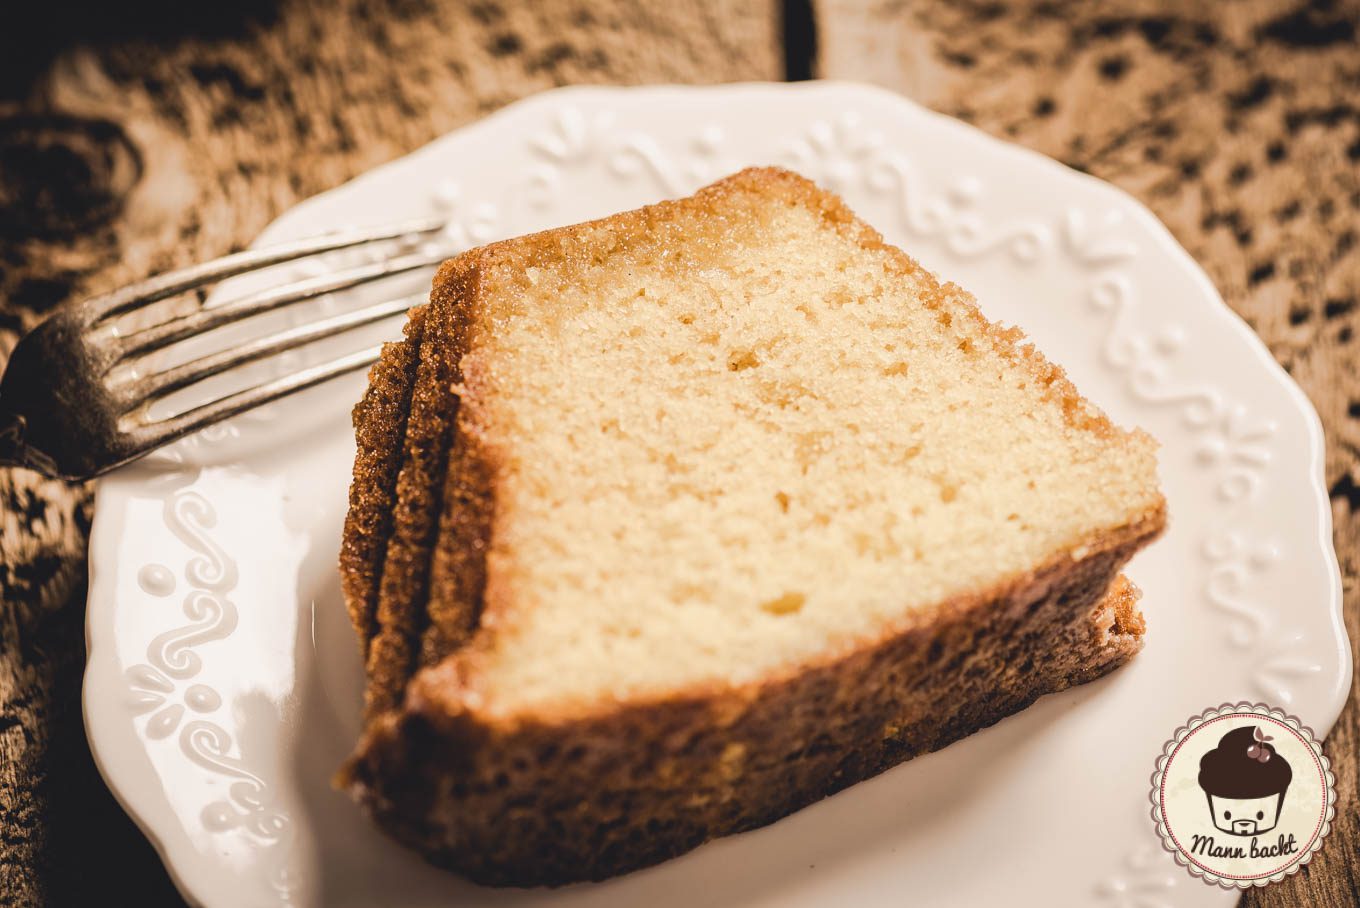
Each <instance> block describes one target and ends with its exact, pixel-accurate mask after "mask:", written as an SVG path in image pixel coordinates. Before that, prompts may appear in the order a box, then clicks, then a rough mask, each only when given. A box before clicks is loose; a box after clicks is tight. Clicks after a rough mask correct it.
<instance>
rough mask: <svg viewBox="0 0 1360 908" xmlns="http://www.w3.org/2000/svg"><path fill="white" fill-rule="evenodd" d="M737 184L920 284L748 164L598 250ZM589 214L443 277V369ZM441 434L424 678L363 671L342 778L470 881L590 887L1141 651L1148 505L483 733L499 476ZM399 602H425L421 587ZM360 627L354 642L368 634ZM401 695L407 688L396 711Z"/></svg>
mask: <svg viewBox="0 0 1360 908" xmlns="http://www.w3.org/2000/svg"><path fill="white" fill-rule="evenodd" d="M732 193H753V194H757V195H761V196H766V197H768V196H771V195H772V196H774V197H776V198H782V199H786V200H788V202H789V203H790V204H798V205H804V206H807V207H808V208H810V209H811V210H814V211H817V212H819V213H820V214H821V216H822V218H823V219H824V221H825V222H826V223H827V224H829V225H831V226H832V227H834V229H837V230H840V231H843V232H844V233H845V234H846V235H848V236H850V237H851V238H853V239H854V240H855V241H856V242H858V243H860V244H861V245H863V246H865V247H867V248H873V249H877V250H882V251H884V252H886V258H887V260H888V266H889V267H890V268H895V269H900V270H901V271H902V272H903V273H909V274H913V275H921V274H922V272H921V269H920V266H919V265H917V264H916V263H915V262H914V261H913V260H911V259H910V258H909V257H908V256H906V255H905V254H904V253H902V252H900V251H899V250H896V249H893V248H892V247H889V246H886V245H885V244H884V243H883V241H882V238H881V237H880V236H879V235H878V234H877V233H876V232H874V231H873V230H872V229H871V228H869V227H867V226H866V225H864V224H863V223H862V222H860V221H858V220H857V219H856V218H854V216H853V215H852V214H851V213H850V211H849V210H848V209H847V208H846V207H845V206H844V204H843V203H841V202H840V200H838V199H836V198H835V197H834V196H831V195H830V194H828V193H824V192H822V191H820V190H818V189H817V188H816V187H815V186H813V185H812V184H811V183H809V182H807V181H806V180H803V179H802V178H800V177H797V176H795V175H793V174H789V173H787V172H785V171H779V170H772V169H765V170H749V171H744V172H742V173H741V174H738V175H736V176H734V177H730V178H728V179H727V180H724V181H722V182H720V183H717V184H715V185H713V186H711V187H708V188H707V189H704V190H701V191H700V193H699V194H698V195H696V196H694V197H691V198H690V199H685V200H681V201H679V202H668V203H662V204H661V205H658V206H653V207H651V208H648V209H641V210H639V211H636V212H628V213H625V214H622V215H616V216H614V217H613V218H610V219H608V221H607V225H608V230H609V232H611V233H612V234H613V236H615V237H618V236H625V237H626V236H628V235H630V234H639V233H642V232H644V231H646V230H647V229H648V227H649V224H653V223H655V222H656V221H657V220H659V219H663V218H664V217H666V215H667V213H668V210H669V209H670V208H671V206H713V207H720V206H722V205H723V204H725V202H726V201H727V196H728V195H729V194H732ZM605 223H606V222H593V223H591V224H584V225H578V226H575V227H569V228H563V229H561V230H556V231H548V232H545V233H541V234H536V235H534V236H530V237H523V238H520V239H517V240H511V241H507V242H504V243H497V244H493V245H491V246H488V247H484V248H482V249H479V250H473V251H471V252H469V253H466V254H464V255H463V256H460V257H459V258H458V259H455V260H454V261H452V262H449V263H446V264H445V266H444V267H443V268H442V269H441V271H440V273H439V275H438V276H437V277H436V279H435V293H434V296H433V297H432V305H431V310H432V314H431V315H430V316H428V318H431V319H433V320H434V321H435V322H440V321H442V322H443V323H445V324H454V323H457V324H458V325H459V326H461V327H460V328H459V329H458V330H449V331H447V332H446V333H445V334H444V335H443V336H442V337H441V340H440V347H439V348H437V349H439V350H440V351H441V352H442V353H443V356H444V357H447V359H446V363H448V364H455V366H456V363H457V362H458V361H459V360H460V359H461V357H462V356H463V354H464V353H465V352H466V351H467V350H468V349H469V346H470V345H471V344H472V343H474V339H475V332H476V330H477V311H476V310H477V307H478V297H479V293H481V292H485V291H486V290H487V289H488V288H487V286H486V282H487V281H488V280H490V279H491V277H490V275H492V274H493V273H494V271H495V270H496V269H497V268H504V267H510V268H515V267H524V266H527V265H528V264H530V263H532V262H541V261H551V260H552V258H553V257H554V256H555V255H561V254H562V253H561V250H563V249H564V248H570V247H573V246H576V247H579V246H580V245H581V244H586V243H589V242H591V241H592V238H593V237H594V236H595V235H596V234H597V233H598V232H599V231H600V228H601V227H602V226H603V225H604V224H605ZM932 285H933V284H932ZM922 302H923V304H924V305H926V306H928V307H930V308H932V309H936V310H937V311H939V312H940V313H941V318H954V317H963V318H969V319H975V320H976V324H977V326H978V327H979V328H980V329H981V330H983V331H986V332H988V333H989V334H990V335H991V336H992V337H993V338H994V339H995V340H996V341H997V343H998V345H999V347H1000V348H1001V349H1003V350H1005V351H1009V352H1010V353H1011V354H1012V355H1014V356H1015V357H1017V358H1018V359H1020V360H1021V361H1023V362H1024V363H1025V364H1026V366H1027V368H1029V369H1030V370H1031V371H1032V373H1033V374H1034V375H1035V377H1036V378H1037V379H1039V381H1040V382H1041V383H1042V384H1043V385H1044V386H1045V387H1046V388H1047V391H1046V393H1047V394H1049V395H1052V396H1053V397H1054V399H1056V400H1057V401H1059V402H1060V404H1061V406H1062V407H1063V410H1064V413H1065V414H1066V416H1067V418H1068V419H1069V420H1070V421H1071V422H1072V423H1073V424H1076V425H1080V426H1082V427H1084V428H1088V429H1090V430H1093V431H1096V432H1099V433H1102V434H1104V433H1116V432H1118V431H1119V430H1118V429H1116V428H1115V427H1113V426H1112V425H1111V424H1110V423H1109V422H1108V420H1107V419H1106V418H1105V417H1104V415H1103V414H1100V413H1099V412H1098V411H1096V410H1094V408H1091V407H1090V406H1089V405H1088V404H1086V402H1085V401H1083V400H1082V399H1081V398H1080V396H1079V395H1078V394H1077V392H1076V390H1075V389H1074V388H1073V387H1072V386H1071V384H1070V383H1069V382H1068V381H1067V380H1066V378H1065V376H1064V375H1063V373H1062V370H1061V369H1059V368H1058V367H1056V366H1054V365H1052V364H1050V363H1048V362H1047V361H1046V360H1045V359H1044V358H1043V357H1042V356H1041V355H1039V354H1038V353H1037V352H1035V351H1033V349H1032V348H1030V347H1028V346H1024V347H1022V346H1020V345H1019V339H1020V335H1019V332H1016V331H1004V330H1002V329H998V328H996V327H994V326H992V325H991V324H990V323H988V322H986V320H985V319H983V318H982V316H981V315H980V314H979V313H978V312H977V309H976V307H975V306H974V305H973V304H972V302H971V300H970V298H968V297H967V295H966V294H963V293H962V292H961V291H959V290H957V288H953V287H950V286H947V285H946V286H945V287H938V288H937V289H936V290H935V292H934V293H933V294H927V295H926V297H925V298H924V299H923V300H922ZM452 312H457V313H459V314H458V315H451V313H452ZM432 349H434V348H432ZM441 358H442V357H441ZM423 359H424V358H422V360H423ZM422 364H423V363H422ZM464 393H466V392H464ZM452 406H455V407H456V403H455V404H453V405H452ZM411 423H412V425H415V424H416V423H417V419H416V417H415V415H414V413H413V416H412V419H411ZM455 431H456V433H457V434H456V439H455V440H454V442H453V453H452V454H451V455H450V456H449V464H448V465H449V470H448V474H447V476H446V477H444V478H443V480H442V484H441V486H440V487H441V488H442V489H443V511H442V514H441V517H440V531H439V533H438V535H437V538H436V539H435V540H434V542H433V546H434V554H433V556H432V557H433V562H434V568H433V571H434V574H435V577H436V580H435V582H434V583H433V585H432V587H431V596H430V602H429V606H428V608H427V609H426V620H427V621H428V627H426V628H425V629H424V630H423V631H422V633H423V634H424V647H423V654H422V659H421V660H420V661H421V662H422V663H424V664H425V665H427V666H429V667H427V668H425V669H423V670H422V671H420V672H419V673H417V674H416V675H415V677H414V679H413V680H411V681H410V683H406V678H407V677H408V676H409V672H410V668H409V667H408V668H407V669H406V672H405V674H403V673H401V672H397V673H394V674H392V675H390V676H388V677H386V678H382V679H379V680H380V683H381V684H382V685H384V687H383V690H384V691H385V693H384V695H383V697H382V699H381V701H378V700H374V699H373V698H372V697H371V698H370V701H371V702H382V703H383V704H384V705H385V704H386V703H392V704H394V708H392V709H388V710H386V711H385V712H382V714H381V715H378V714H377V712H380V711H381V710H377V711H373V712H371V713H370V717H371V718H370V724H369V728H368V730H367V732H366V734H365V736H364V738H363V740H362V741H361V742H360V744H359V747H358V749H357V751H356V753H355V755H354V757H353V758H352V759H351V761H350V762H349V763H348V764H347V766H346V767H345V768H344V770H343V771H342V774H341V782H342V784H344V785H345V786H346V787H347V788H348V789H349V790H350V791H351V793H352V794H353V795H354V796H355V797H356V798H357V799H358V800H359V801H360V802H361V803H362V804H363V805H364V806H365V808H366V809H367V810H368V811H369V812H370V813H371V814H373V816H374V817H375V818H376V819H377V820H378V821H379V822H380V823H381V824H382V825H383V826H384V827H385V828H387V829H388V830H389V831H390V832H392V833H393V834H394V835H395V836H396V837H398V838H399V839H401V840H402V841H404V842H406V843H408V844H410V845H411V846H413V847H415V848H417V849H419V850H420V851H422V852H423V853H425V854H426V855H427V856H428V857H429V858H430V859H431V860H432V861H434V862H435V863H438V864H441V865H443V866H447V867H451V868H453V869H456V870H459V871H460V872H463V873H465V874H466V875H468V876H470V877H472V878H473V879H476V880H479V881H482V882H487V883H496V884H508V885H534V884H558V883H565V882H571V881H574V880H581V879H601V878H604V877H606V876H610V875H613V874H617V873H621V872H625V871H628V870H631V869H635V868H637V867H641V866H645V865H647V864H650V863H654V862H656V861H659V860H663V859H665V858H667V857H670V856H673V855H676V854H679V853H682V852H683V851H686V850H688V849H690V848H692V847H694V846H695V845H698V844H700V843H701V842H703V841H705V840H707V839H709V838H712V837H715V836H719V835H724V834H727V833H731V832H735V831H739V830H742V829H749V828H752V827H755V826H759V825H762V824H765V823H768V822H771V821H773V820H774V819H777V818H778V817H781V816H784V815H785V814H787V813H789V812H791V811H793V810H796V809H798V808H799V807H801V806H803V805H805V804H807V803H810V802H811V801H814V800H816V799H818V798H820V797H824V796H826V795H827V794H830V793H832V792H835V791H837V790H839V789H841V788H843V787H845V786H846V785H849V784H852V783H853V782H856V781H858V780H860V779H863V778H867V777H868V776H871V775H874V774H876V773H878V772H881V771H882V770H883V769H886V768H888V767H890V766H892V765H894V764H896V763H899V762H901V761H903V760H905V759H909V758H910V757H912V756H915V755H917V754H921V753H925V752H928V751H931V750H934V749H937V748H939V747H942V746H944V745H945V744H948V743H949V742H951V741H953V740H956V739H958V738H960V737H963V736H965V735H967V734H970V733H972V732H973V731H976V730H978V729H980V728H983V727H985V726H987V725H990V724H992V723H994V722H996V721H998V720H999V719H1001V718H1003V717H1004V716H1006V715H1009V714H1011V713H1013V712H1016V711H1017V710H1019V709H1022V708H1024V707H1025V706H1026V705H1028V704H1029V703H1031V702H1032V701H1033V700H1034V699H1036V698H1037V697H1039V696H1042V695H1043V694H1045V693H1049V692H1052V691H1055V690H1061V689H1063V688H1065V687H1067V686H1069V685H1071V684H1074V683H1080V682H1082V681H1087V680H1091V679H1092V678H1095V677H1098V676H1099V675H1102V674H1104V673H1105V672H1107V671H1110V670H1111V669H1113V668H1115V667H1117V666H1118V665H1120V664H1122V663H1123V662H1125V661H1126V660H1127V659H1128V658H1129V657H1131V656H1132V655H1133V653H1134V652H1136V651H1137V649H1138V648H1139V647H1140V646H1141V634H1142V621H1141V617H1140V616H1139V615H1138V614H1137V611H1136V607H1135V606H1134V601H1135V599H1136V593H1135V592H1134V591H1133V590H1132V588H1131V587H1130V586H1129V585H1127V584H1126V582H1124V581H1122V580H1120V581H1118V582H1117V583H1116V582H1115V578H1116V575H1117V572H1118V570H1119V567H1120V566H1121V565H1122V564H1123V563H1124V562H1125V561H1126V560H1127V559H1128V558H1129V557H1130V556H1131V555H1132V554H1133V553H1134V552H1135V551H1136V550H1137V549H1138V548H1140V547H1141V546H1142V545H1144V544H1146V543H1147V542H1148V541H1150V540H1151V539H1152V538H1153V537H1155V536H1156V535H1157V534H1158V533H1159V532H1160V531H1161V530H1162V528H1163V525H1164V522H1165V514H1164V506H1163V505H1161V504H1160V503H1159V504H1158V506H1156V507H1155V508H1153V509H1151V510H1150V511H1148V512H1147V513H1143V514H1140V515H1138V516H1137V517H1136V519H1133V520H1131V521H1130V523H1129V524H1128V525H1126V526H1124V527H1121V528H1118V529H1116V530H1113V531H1111V532H1109V533H1104V534H1099V535H1096V536H1093V537H1091V538H1088V539H1086V540H1083V542H1082V544H1081V545H1080V546H1077V547H1074V549H1073V550H1072V551H1071V552H1070V553H1069V554H1067V555H1063V556H1061V557H1059V558H1056V559H1055V560H1054V561H1053V562H1051V563H1049V564H1046V565H1043V566H1041V567H1039V568H1037V569H1036V570H1034V571H1033V572H1031V573H1029V574H1026V575H1024V576H1017V577H1012V578H1010V579H1008V580H1007V581H1005V582H1003V583H1000V584H998V585H996V586H994V587H993V588H991V589H986V590H977V591H974V592H972V593H971V594H968V595H965V596H959V597H956V598H955V599H952V600H950V601H948V602H944V603H941V604H939V606H938V607H937V608H934V609H932V610H930V611H929V612H928V613H921V614H918V615H914V616H910V617H906V618H904V619H903V620H902V622H901V623H900V624H899V625H897V626H895V627H892V628H887V629H884V631H883V632H882V633H881V634H880V635H879V636H877V637H876V638H875V639H870V640H862V641H860V642H859V643H858V644H857V645H856V646H854V647H853V648H851V649H849V650H848V651H844V652H840V653H836V654H830V655H828V656H827V657H826V658H824V659H823V660H821V661H819V662H810V663H808V664H805V665H802V666H798V667H796V668H792V669H789V670H788V671H787V672H785V673H784V674H783V675H782V676H780V677H770V678H766V679H763V680H762V681H761V682H760V683H758V684H751V685H745V686H740V687H723V688H716V687H715V688H708V687H705V688H695V689H686V690H675V691H672V692H670V693H669V694H668V695H667V696H665V697H661V698H654V699H651V700H649V701H647V702H635V703H630V704H627V705H624V706H617V705H613V706H609V705H597V706H594V707H591V706H590V705H587V707H586V708H585V709H584V710H582V709H576V708H573V710H572V711H571V712H570V714H566V713H562V714H544V715H532V716H524V715H521V716H517V717H515V718H514V719H513V720H502V721H491V720H489V719H486V718H485V717H483V716H480V715H478V714H477V712H476V711H475V710H474V709H472V708H470V707H468V706H467V704H466V702H465V700H464V698H463V694H464V692H465V690H466V685H465V680H466V679H467V678H468V677H469V676H470V675H472V674H474V673H475V672H476V664H477V661H478V654H479V653H483V652H487V651H489V650H491V649H492V648H494V646H495V633H494V631H491V630H490V629H488V628H480V629H477V628H476V622H477V620H478V617H479V616H480V615H481V614H482V613H483V611H484V610H487V611H490V610H494V609H496V608H497V604H496V603H494V602H491V603H484V602H483V601H482V598H483V591H484V588H485V579H486V565H485V554H486V552H487V550H488V548H489V545H490V542H491V538H490V532H491V517H492V515H493V513H494V510H495V507H496V495H497V489H496V484H495V476H496V465H495V463H494V462H493V461H492V460H491V459H490V458H489V457H488V456H487V454H486V452H485V450H484V449H483V448H482V447H481V445H480V444H479V441H478V438H477V435H476V433H475V431H470V430H469V428H468V427H467V426H466V425H465V420H463V419H462V418H461V417H460V418H459V419H458V420H457V422H456V428H455ZM408 446H409V445H408ZM403 469H404V468H403ZM428 481H430V482H431V485H428V486H426V487H425V488H426V493H427V494H428V495H432V494H433V492H432V491H431V490H432V489H434V488H435V485H434V483H433V480H428ZM373 501H374V502H380V501H381V498H380V497H378V496H375V497H374V498H373ZM372 519H373V518H371V517H370V518H369V521H370V522H371V521H372ZM397 525H398V526H399V523H398V524H397ZM346 544H347V545H348V544H349V543H348V539H347V542H346ZM389 557H390V556H389ZM1112 584H1113V585H1112ZM357 586H358V587H360V588H361V587H362V584H358V585H357ZM349 589H350V585H348V584H347V586H346V590H347V591H348V590H349ZM1107 592H1108V597H1107V595H1106V594H1107ZM415 604H416V605H417V606H423V605H425V602H424V596H423V591H422V596H421V598H420V600H419V601H418V602H416V603H415ZM356 626H357V627H358V628H359V632H360V634H361V635H362V634H363V633H364V626H363V625H361V624H359V623H358V622H356ZM372 662H373V660H372V658H371V657H370V666H372ZM407 664H408V666H409V665H410V664H411V662H410V660H408V663H407ZM394 681H397V682H399V683H398V684H394ZM374 683H375V682H374V678H373V676H372V675H371V676H370V687H371V688H372V687H373V685H374ZM401 683H406V686H405V696H404V699H402V700H401V701H400V705H399V706H397V705H396V703H397V698H396V697H395V696H394V695H395V693H396V692H397V691H398V690H399V685H400V684H401Z"/></svg>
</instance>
